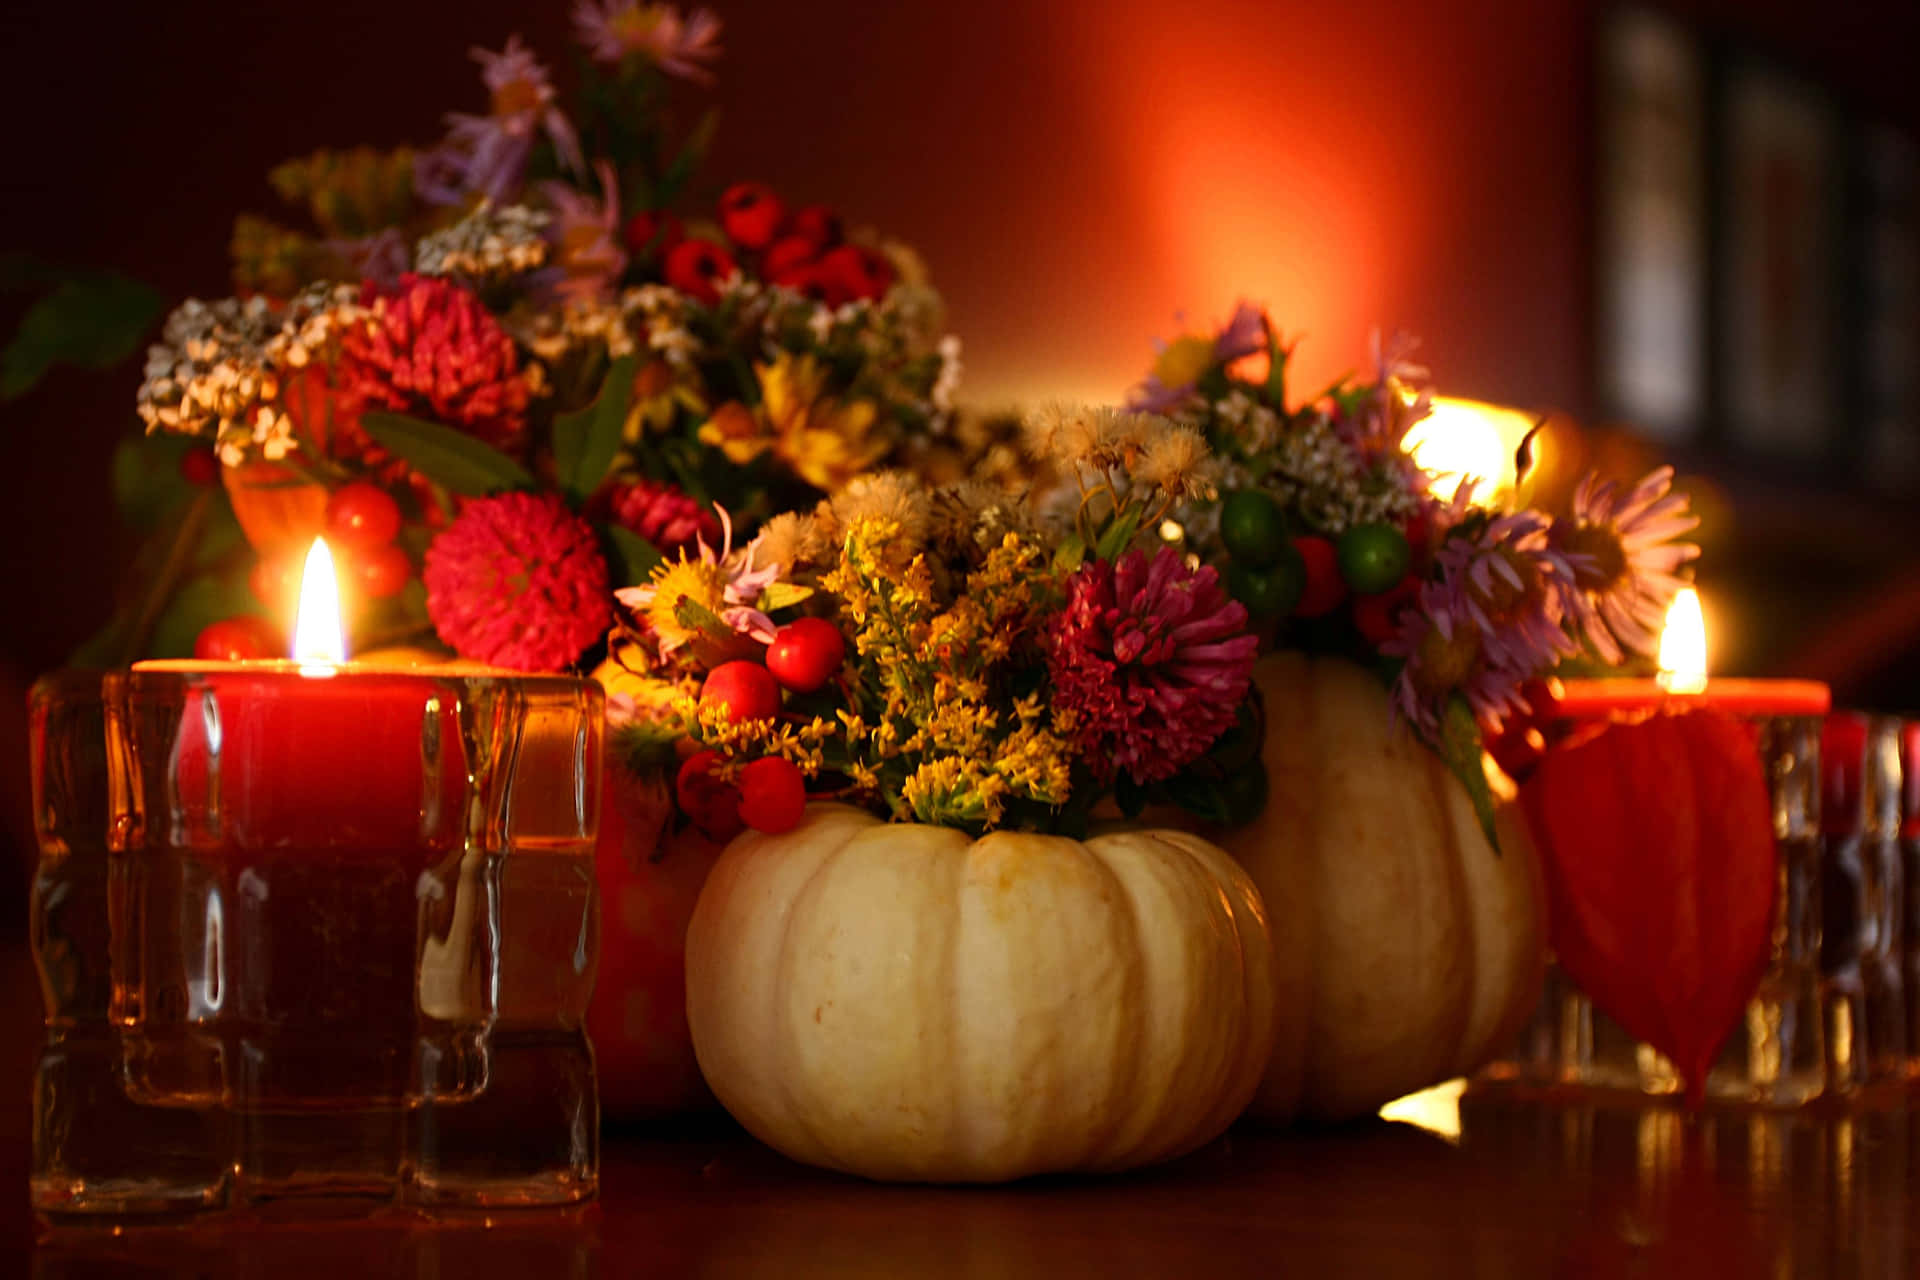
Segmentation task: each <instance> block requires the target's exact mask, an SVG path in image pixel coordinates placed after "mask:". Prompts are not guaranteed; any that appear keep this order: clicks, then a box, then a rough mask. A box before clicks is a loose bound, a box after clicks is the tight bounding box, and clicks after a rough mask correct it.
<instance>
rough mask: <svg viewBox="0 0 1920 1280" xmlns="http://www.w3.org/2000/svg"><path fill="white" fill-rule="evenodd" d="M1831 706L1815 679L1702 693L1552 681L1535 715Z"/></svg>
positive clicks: (1607, 716) (1778, 711) (1799, 711)
mask: <svg viewBox="0 0 1920 1280" xmlns="http://www.w3.org/2000/svg"><path fill="white" fill-rule="evenodd" d="M1832 703H1833V694H1832V691H1831V690H1829V689H1828V688H1827V686H1826V685H1824V684H1821V683H1819V682H1818V681H1814V680H1728V679H1713V680H1708V681H1706V682H1705V684H1704V685H1703V686H1702V687H1701V688H1700V689H1699V690H1698V691H1697V692H1694V691H1690V690H1685V689H1680V690H1673V689H1669V688H1667V687H1666V686H1665V685H1663V684H1662V683H1660V681H1658V680H1655V679H1639V680H1549V681H1547V682H1546V688H1545V693H1544V696H1543V697H1542V698H1541V700H1540V705H1539V706H1536V707H1535V708H1534V710H1535V712H1536V713H1538V715H1539V716H1540V718H1541V719H1544V720H1620V719H1637V718H1639V717H1641V716H1644V715H1650V714H1652V713H1653V712H1656V711H1686V710H1692V709H1694V708H1697V707H1715V708H1718V709H1719V710H1721V711H1725V712H1727V713H1728V714H1729V715H1736V716H1818V715H1825V714H1826V712H1827V709H1828V708H1829V707H1830V706H1831V705H1832Z"/></svg>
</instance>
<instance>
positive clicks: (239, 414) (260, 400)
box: [135, 284, 360, 466]
mask: <svg viewBox="0 0 1920 1280" xmlns="http://www.w3.org/2000/svg"><path fill="white" fill-rule="evenodd" d="M357 297H358V294H357V291H356V290H355V289H354V288H353V286H351V285H325V284H317V285H312V286H309V287H308V288H307V289H306V290H304V291H303V292H302V293H300V294H299V296H297V297H296V298H295V299H294V300H293V301H292V302H291V303H289V304H288V305H287V306H286V307H285V308H284V309H282V310H279V311H276V310H275V309H274V308H273V307H272V306H270V305H269V304H268V302H267V300H266V299H265V298H262V297H258V296H255V297H252V298H248V299H246V300H245V301H241V300H239V299H237V298H223V299H220V300H219V301H217V302H211V303H209V302H202V301H200V300H199V299H197V298H190V299H188V300H187V301H186V302H184V303H182V304H181V305H180V306H179V307H177V308H175V309H174V312H173V314H172V315H171V316H169V317H168V318H167V323H166V327H165V328H164V329H163V330H162V332H161V341H160V342H158V343H156V344H154V345H153V346H151V347H149V348H148V349H147V364H146V371H145V378H144V380H143V381H142V382H141V384H140V391H139V395H138V398H137V400H136V403H135V408H136V410H137V411H138V412H139V414H140V418H141V420H142V421H143V422H145V423H146V424H147V430H148V431H150V432H151V431H171V432H175V433H178V434H181V435H211V436H213V437H214V440H215V445H216V447H217V449H218V451H219V454H220V460H221V461H222V462H223V463H225V464H226V465H228V466H237V465H239V464H240V463H241V462H243V461H245V459H246V457H247V455H248V454H249V453H254V452H257V453H258V454H260V455H261V456H263V457H265V458H267V459H268V460H270V461H277V460H279V459H281V458H284V457H285V456H286V455H287V453H288V452H289V451H291V449H292V448H293V427H292V423H291V421H290V420H289V419H288V417H287V413H286V410H285V409H284V408H283V407H282V405H281V394H282V391H283V389H284V388H283V387H282V385H281V377H280V374H279V372H278V371H279V370H281V369H284V368H292V369H299V368H302V367H304V366H305V365H306V364H307V363H308V361H310V360H312V359H313V358H314V357H315V355H316V354H317V353H318V352H319V351H320V350H321V349H322V348H323V347H325V346H326V345H327V344H328V343H329V342H331V341H332V339H333V337H334V335H335V334H337V333H338V332H339V329H340V327H341V326H342V325H343V324H349V323H352V321H353V319H354V318H355V317H357V316H358V314H359V311H360V308H359V306H358V302H357Z"/></svg>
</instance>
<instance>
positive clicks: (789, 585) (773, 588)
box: [760, 582, 813, 613]
mask: <svg viewBox="0 0 1920 1280" xmlns="http://www.w3.org/2000/svg"><path fill="white" fill-rule="evenodd" d="M812 595H813V588H812V587H803V586H801V585H800V584H799V583H797V582H776V583H773V584H772V585H770V586H768V587H767V588H766V590H764V591H762V592H761V593H760V609H761V611H762V612H764V613H777V612H779V611H780V610H782V609H785V608H789V607H791V606H793V605H796V604H799V603H800V602H801V601H803V600H805V599H807V598H809V597H810V596H812Z"/></svg>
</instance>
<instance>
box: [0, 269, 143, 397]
mask: <svg viewBox="0 0 1920 1280" xmlns="http://www.w3.org/2000/svg"><path fill="white" fill-rule="evenodd" d="M162 305H163V302H162V299H161V297H160V295H159V294H158V293H156V292H155V291H154V290H152V289H150V288H148V287H147V286H146V285H144V284H141V283H140V282H139V281H138V280H131V279H128V278H127V277H126V276H121V275H114V274H112V273H110V272H95V273H88V274H84V275H72V276H69V277H68V278H66V279H64V280H62V281H60V283H58V284H56V285H55V286H54V287H53V290H52V291H51V292H49V293H48V294H46V295H45V296H44V297H42V298H41V299H40V300H39V301H38V302H36V303H34V304H33V306H31V307H29V308H28V309H27V313H26V315H24V316H22V317H21V319H20V328H19V330H18V331H17V332H16V333H15V334H14V335H13V340H12V341H11V342H9V343H8V344H7V346H6V349H5V350H4V351H0V400H12V399H14V398H16V397H18V396H22V395H25V394H26V393H27V392H29V391H31V390H32V389H33V388H34V387H35V386H37V385H39V382H40V380H41V379H42V378H43V377H45V376H46V374H47V371H48V370H49V369H51V368H53V367H54V366H55V365H60V364H67V365H74V366H76V367H78V368H82V369H107V368H111V367H112V366H114V365H116V364H118V363H120V362H121V361H122V360H124V359H126V358H127V357H128V356H130V355H132V354H133V353H134V352H135V351H137V350H139V348H140V343H141V340H142V339H143V338H145V337H146V335H147V331H148V330H150V329H152V328H153V324H154V321H155V320H157V319H158V318H159V316H160V309H161V307H162Z"/></svg>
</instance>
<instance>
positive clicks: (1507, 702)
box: [1380, 582, 1533, 740]
mask: <svg viewBox="0 0 1920 1280" xmlns="http://www.w3.org/2000/svg"><path fill="white" fill-rule="evenodd" d="M1462 604H1463V601H1462V597H1461V595H1460V593H1458V592H1456V591H1453V590H1451V589H1450V588H1449V586H1448V584H1446V583H1445V582H1428V583H1424V584H1422V586H1421V588H1420V593H1419V595H1418V596H1417V597H1415V601H1414V606H1413V607H1412V608H1408V609H1402V610H1401V611H1400V621H1399V629H1398V630H1397V631H1396V632H1395V634H1394V635H1393V637H1392V638H1391V639H1389V640H1388V641H1387V643H1386V644H1384V645H1382V646H1380V652H1381V653H1382V654H1384V655H1386V656H1387V657H1390V658H1400V659H1402V660H1403V661H1402V665H1401V667H1400V674H1399V675H1398V676H1396V677H1395V678H1394V682H1393V689H1392V694H1393V706H1394V710H1395V711H1396V712H1398V713H1399V714H1400V715H1401V716H1402V717H1404V718H1405V719H1406V721H1407V722H1408V723H1409V724H1411V725H1413V726H1414V728H1415V729H1416V730H1417V731H1418V732H1419V733H1420V734H1421V735H1422V736H1423V737H1426V738H1427V739H1429V740H1432V739H1434V738H1436V737H1437V736H1438V735H1439V732H1440V724H1441V720H1442V717H1444V715H1445V714H1446V709H1447V703H1448V702H1449V701H1450V700H1451V699H1452V698H1453V696H1454V695H1455V694H1458V695H1459V696H1461V697H1462V698H1464V699H1466V702H1467V707H1468V709H1469V710H1471V711H1472V712H1473V714H1474V718H1475V719H1477V720H1479V721H1480V722H1481V723H1483V724H1488V725H1493V726H1498V725H1499V724H1500V723H1501V722H1502V721H1503V720H1505V719H1506V717H1507V716H1509V715H1511V714H1513V713H1514V712H1516V711H1525V710H1527V702H1526V699H1525V698H1524V697H1523V696H1522V695H1521V692H1520V689H1521V686H1522V684H1524V683H1525V681H1526V680H1527V679H1528V678H1529V676H1530V675H1531V674H1533V673H1531V672H1525V671H1516V670H1514V669H1512V668H1509V667H1504V666H1501V665H1499V664H1497V663H1494V662H1491V661H1489V658H1488V653H1487V647H1486V644H1485V638H1484V635H1483V633H1482V632H1481V630H1480V628H1479V627H1478V626H1477V625H1476V624H1475V623H1474V621H1473V620H1472V619H1471V618H1469V617H1467V616H1466V615H1465V613H1464V610H1463V608H1462Z"/></svg>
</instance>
